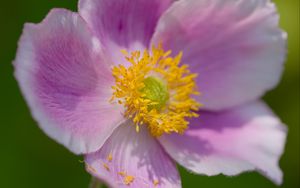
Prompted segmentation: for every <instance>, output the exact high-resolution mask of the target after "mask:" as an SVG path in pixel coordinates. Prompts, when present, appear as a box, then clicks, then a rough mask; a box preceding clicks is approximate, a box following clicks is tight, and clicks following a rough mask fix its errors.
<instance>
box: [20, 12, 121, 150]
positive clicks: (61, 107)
mask: <svg viewBox="0 0 300 188" xmlns="http://www.w3.org/2000/svg"><path fill="white" fill-rule="evenodd" d="M100 48H101V46H100V44H99V42H98V41H97V39H96V38H95V37H93V36H92V35H91V34H90V32H89V31H88V29H87V27H86V24H85V22H84V20H83V19H82V18H81V17H80V16H79V15H78V14H76V13H72V12H70V11H67V10H63V9H54V10H52V11H51V12H50V13H49V15H48V16H47V17H46V18H45V20H44V21H43V22H42V23H40V24H37V25H35V24H26V25H25V28H24V32H23V34H22V37H21V39H20V42H19V48H18V52H17V57H16V60H15V62H14V66H15V77H16V79H17V81H18V82H19V85H20V87H21V90H22V93H23V95H24V97H25V98H26V101H27V103H28V105H29V106H30V109H31V112H32V115H33V117H34V119H35V120H36V121H37V122H38V123H39V126H40V127H41V128H42V129H43V130H44V131H45V132H46V134H47V135H49V136H50V137H52V138H53V139H55V140H56V141H58V142H59V143H61V144H63V145H65V146H66V147H67V148H69V149H70V150H71V151H73V152H75V153H86V152H93V151H96V150H98V149H99V148H100V147H101V146H102V144H103V143H104V142H105V140H106V138H107V137H108V136H109V135H110V134H111V133H112V132H113V130H114V129H115V128H116V126H118V125H119V124H120V123H121V122H122V121H123V117H122V115H121V109H118V108H116V107H114V106H113V105H111V104H110V103H109V102H108V100H109V98H110V95H111V89H110V87H111V85H112V84H111V83H112V82H113V78H112V75H111V73H110V70H109V68H108V66H107V64H106V62H107V59H106V58H105V56H104V55H103V54H102V52H101V49H100Z"/></svg>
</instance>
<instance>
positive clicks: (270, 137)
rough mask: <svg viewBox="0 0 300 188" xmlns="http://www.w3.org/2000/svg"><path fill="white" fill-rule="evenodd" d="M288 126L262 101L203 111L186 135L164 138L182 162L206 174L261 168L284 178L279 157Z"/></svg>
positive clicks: (275, 177)
mask: <svg viewBox="0 0 300 188" xmlns="http://www.w3.org/2000/svg"><path fill="white" fill-rule="evenodd" d="M285 139H286V127H285V126H284V125H283V124H282V123H281V122H280V120H279V119H278V118H277V117H276V116H274V114H273V113H272V112H271V111H270V109H269V108H268V107H267V106H266V105H265V104H263V103H260V102H256V103H252V104H248V105H244V106H241V107H236V108H234V109H232V110H228V111H224V112H202V113H200V117H199V118H198V119H194V120H193V121H192V122H191V125H190V129H189V130H187V131H186V132H185V134H184V135H178V134H173V135H167V136H163V137H162V138H161V140H160V141H161V143H162V145H163V146H164V148H165V149H166V151H167V152H168V153H169V154H170V155H171V156H172V157H173V158H174V159H175V160H176V161H177V162H178V163H180V164H181V165H182V166H184V167H185V168H187V169H189V170H191V171H193V172H195V173H199V174H205V175H209V176H211V175H217V174H220V173H221V174H225V175H230V176H231V175H236V174H239V173H241V172H243V171H252V170H258V171H259V172H260V173H262V174H263V175H265V176H267V177H269V178H270V179H271V180H273V181H274V182H275V183H277V184H280V183H281V182H282V172H281V170H280V168H279V158H280V156H281V155H282V153H283V149H284V144H285Z"/></svg>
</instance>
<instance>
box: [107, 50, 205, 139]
mask: <svg viewBox="0 0 300 188" xmlns="http://www.w3.org/2000/svg"><path fill="white" fill-rule="evenodd" d="M171 53H172V52H171V51H166V52H165V51H164V50H163V48H162V46H161V45H159V46H158V47H155V46H153V47H152V49H151V51H150V50H144V52H140V51H134V52H131V53H129V52H126V51H123V54H124V55H125V58H126V60H127V61H128V62H129V63H130V65H129V66H128V67H125V66H124V65H118V66H115V67H113V69H112V74H113V76H114V79H115V85H114V86H112V89H113V95H112V98H111V100H110V101H111V102H113V101H116V102H117V103H118V104H120V105H123V106H124V107H125V113H124V116H125V117H126V118H129V119H132V121H133V122H134V124H135V126H136V131H137V132H139V130H140V126H147V127H148V129H149V131H150V133H151V134H152V135H153V136H154V137H159V136H161V135H162V134H164V133H172V132H175V133H180V134H182V133H183V132H184V131H185V130H186V129H187V127H188V124H189V122H188V121H187V118H192V117H198V114H197V113H196V111H198V110H199V108H200V106H201V104H200V103H198V102H197V101H196V100H195V99H194V98H193V97H194V96H196V95H199V94H200V93H199V92H198V91H197V88H196V83H195V78H196V77H197V74H193V73H191V72H190V70H189V69H188V66H187V65H185V64H181V63H180V61H181V57H182V52H180V53H179V54H178V55H176V56H174V57H171Z"/></svg>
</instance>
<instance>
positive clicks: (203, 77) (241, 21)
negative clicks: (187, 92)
mask: <svg viewBox="0 0 300 188" xmlns="http://www.w3.org/2000/svg"><path fill="white" fill-rule="evenodd" d="M285 41H286V34H285V33H284V32H282V31H281V30H280V29H279V28H278V15H277V12H276V8H275V5H274V4H273V3H271V2H270V1H269V0H226V1H224V0H182V1H178V2H176V3H174V4H173V5H172V6H171V7H170V8H169V9H168V11H167V12H166V13H165V14H164V15H163V16H162V17H161V19H160V21H159V23H158V26H157V29H156V32H155V34H154V37H153V39H152V43H154V44H156V43H159V42H162V43H163V46H164V48H165V49H167V50H169V49H171V50H172V51H173V52H174V54H177V53H178V52H179V51H183V58H182V62H183V63H186V64H189V65H190V69H191V70H193V71H194V72H195V73H198V74H199V76H198V77H197V83H198V87H199V90H200V91H201V92H202V95H201V96H200V99H199V100H201V102H202V103H203V104H204V106H203V108H205V109H211V110H222V109H225V108H229V107H233V106H236V105H240V104H242V103H246V102H248V101H251V100H254V99H257V98H259V97H260V96H262V95H263V94H264V93H265V92H266V91H267V90H269V89H272V88H273V87H274V86H275V85H276V84H277V83H278V81H279V78H280V75H281V72H282V69H283V62H284V59H285V53H286V48H285Z"/></svg>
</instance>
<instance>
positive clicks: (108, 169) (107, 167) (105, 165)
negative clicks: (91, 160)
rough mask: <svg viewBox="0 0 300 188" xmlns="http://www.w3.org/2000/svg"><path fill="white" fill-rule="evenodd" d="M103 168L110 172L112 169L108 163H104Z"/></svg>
mask: <svg viewBox="0 0 300 188" xmlns="http://www.w3.org/2000/svg"><path fill="white" fill-rule="evenodd" d="M103 167H104V168H105V170H107V171H110V168H109V166H108V165H107V164H106V163H103Z"/></svg>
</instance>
